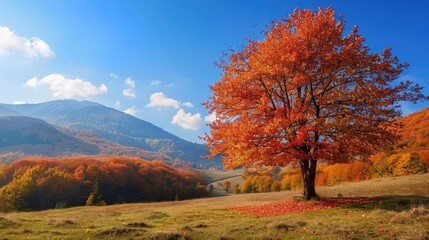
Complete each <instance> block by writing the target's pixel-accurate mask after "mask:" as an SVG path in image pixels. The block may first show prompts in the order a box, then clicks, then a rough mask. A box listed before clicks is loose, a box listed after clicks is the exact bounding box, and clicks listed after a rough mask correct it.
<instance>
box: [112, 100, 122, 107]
mask: <svg viewBox="0 0 429 240" xmlns="http://www.w3.org/2000/svg"><path fill="white" fill-rule="evenodd" d="M113 107H114V108H120V107H121V102H119V101H116V102H115V105H113Z"/></svg>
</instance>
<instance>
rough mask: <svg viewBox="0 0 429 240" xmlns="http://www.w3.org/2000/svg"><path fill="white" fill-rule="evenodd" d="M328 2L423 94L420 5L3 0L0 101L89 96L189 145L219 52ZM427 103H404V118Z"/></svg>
mask: <svg viewBox="0 0 429 240" xmlns="http://www.w3.org/2000/svg"><path fill="white" fill-rule="evenodd" d="M329 5H332V7H333V8H334V10H335V11H336V12H337V13H338V14H339V13H341V14H342V15H343V17H344V18H345V19H346V20H347V26H348V28H349V29H350V28H352V27H353V26H354V25H358V26H359V28H360V33H361V34H362V35H363V36H365V37H366V39H367V45H368V46H369V47H370V48H371V50H372V51H381V50H382V49H383V48H385V47H387V46H390V47H392V48H393V53H394V54H396V55H397V56H398V57H399V59H400V60H402V61H406V62H408V63H410V64H411V66H410V68H409V69H408V70H407V72H406V73H405V76H404V77H405V78H408V79H410V80H412V81H415V82H418V83H419V84H421V85H423V86H425V87H426V88H425V90H424V93H425V94H427V95H429V81H428V80H427V77H428V75H429V74H428V72H429V60H428V54H429V44H428V43H429V27H428V26H429V17H427V14H428V12H429V3H427V2H426V1H423V0H421V1H373V0H364V1H302V0H299V1H298V0H296V1H293V0H292V1H274V0H271V1H252V0H251V1H230V0H220V1H209V0H194V1H189V0H182V1H178V0H177V1H166V0H164V1H163V0H153V1H126V0H122V1H119V0H118V1H87V0H68V1H66V0H61V1H51V0H39V1H24V0H14V1H4V0H0V86H1V94H0V102H2V103H20V102H26V103H32V102H42V101H48V100H53V99H64V98H73V99H78V100H83V99H88V100H91V101H96V102H99V103H102V104H104V105H106V106H108V107H112V108H116V109H118V110H121V111H127V112H128V113H130V114H134V115H135V116H136V117H138V118H141V119H143V120H147V121H149V122H152V123H153V124H155V125H157V126H160V127H162V128H163V129H165V130H167V131H169V132H171V133H173V134H176V135H178V136H180V137H182V138H185V139H187V140H190V141H193V142H197V141H199V140H198V136H202V135H203V134H204V132H208V128H207V127H206V126H205V123H206V121H205V118H206V117H207V115H208V114H207V111H206V110H205V109H204V107H203V106H201V103H202V102H204V101H207V99H208V98H209V97H210V95H211V93H210V90H209V86H210V85H212V84H213V83H215V82H216V81H218V80H219V79H220V71H219V70H218V69H216V68H215V67H214V65H213V63H214V62H216V61H218V60H219V59H220V57H221V52H222V51H225V50H228V49H230V48H234V49H237V48H240V47H242V46H243V45H244V44H245V43H246V42H245V39H246V38H247V37H249V36H252V35H254V34H256V36H259V35H258V32H259V31H260V30H262V29H264V28H265V26H266V25H268V24H269V22H270V21H271V20H275V19H281V18H285V17H287V16H288V14H290V13H292V12H293V9H295V8H299V9H304V8H310V9H317V7H318V6H322V7H327V6H329ZM427 106H429V103H420V104H417V105H413V104H408V103H407V104H404V105H403V112H404V114H408V113H411V112H414V111H417V110H421V109H423V108H425V107H427Z"/></svg>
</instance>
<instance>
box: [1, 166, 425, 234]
mask: <svg viewBox="0 0 429 240" xmlns="http://www.w3.org/2000/svg"><path fill="white" fill-rule="evenodd" d="M318 192H319V193H320V194H321V195H322V196H323V197H337V195H338V194H341V195H343V196H344V197H345V198H348V197H350V198H353V197H374V196H379V197H376V198H363V199H364V201H360V202H359V203H355V204H349V205H344V206H341V207H338V208H331V209H326V210H318V211H309V212H302V213H291V214H285V215H280V216H275V217H257V216H254V215H251V214H248V213H244V212H240V213H237V212H234V211H231V210H228V209H227V207H229V206H246V205H249V206H250V205H259V204H269V203H274V202H278V201H284V200H290V201H293V200H292V199H293V197H294V196H296V195H299V192H278V193H258V194H240V195H233V196H226V197H217V198H206V199H196V200H187V201H176V202H161V203H142V204H123V205H112V206H104V207H77V208H70V209H61V210H49V211H41V212H20V213H6V214H5V213H3V214H0V239H223V240H227V239H266V240H268V239H429V174H422V175H413V176H405V177H396V178H383V179H381V178H380V179H373V180H370V181H365V182H360V183H346V184H342V185H338V186H333V187H321V188H319V189H318Z"/></svg>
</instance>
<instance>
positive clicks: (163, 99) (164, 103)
mask: <svg viewBox="0 0 429 240" xmlns="http://www.w3.org/2000/svg"><path fill="white" fill-rule="evenodd" d="M147 106H148V107H174V108H176V109H178V108H179V106H180V102H179V101H177V100H176V99H173V98H168V97H167V96H165V95H164V93H163V92H156V93H152V95H150V102H149V104H148V105H147Z"/></svg>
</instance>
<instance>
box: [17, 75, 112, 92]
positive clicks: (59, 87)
mask: <svg viewBox="0 0 429 240" xmlns="http://www.w3.org/2000/svg"><path fill="white" fill-rule="evenodd" d="M43 85H47V86H48V87H49V90H50V91H51V92H52V95H53V96H54V97H56V98H73V97H88V96H91V95H98V94H102V93H107V91H108V89H107V87H106V85H104V84H101V85H100V86H99V87H98V88H97V87H96V86H94V85H93V84H92V83H90V82H86V81H83V80H82V79H79V78H76V79H68V78H66V77H64V76H63V75H62V74H49V75H47V76H45V77H43V78H42V79H40V80H39V79H38V78H37V77H33V78H32V79H29V80H28V81H27V82H26V83H25V84H24V86H25V87H30V88H37V87H40V86H43Z"/></svg>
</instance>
